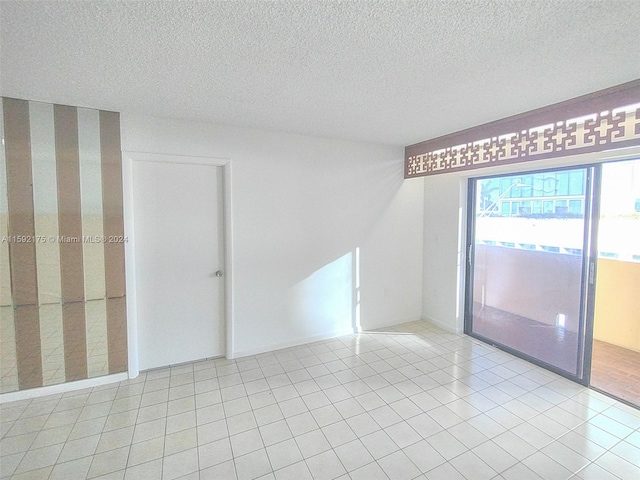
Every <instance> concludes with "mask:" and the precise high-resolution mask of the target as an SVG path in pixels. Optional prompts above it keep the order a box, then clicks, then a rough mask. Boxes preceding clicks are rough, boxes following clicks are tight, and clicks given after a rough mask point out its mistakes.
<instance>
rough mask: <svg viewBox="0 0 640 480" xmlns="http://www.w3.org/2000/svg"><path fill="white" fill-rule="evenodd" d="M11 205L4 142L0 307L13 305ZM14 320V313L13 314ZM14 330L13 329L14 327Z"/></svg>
mask: <svg viewBox="0 0 640 480" xmlns="http://www.w3.org/2000/svg"><path fill="white" fill-rule="evenodd" d="M2 110H3V108H2V98H1V97H0V135H2V138H3V139H4V115H3V112H2ZM8 234H9V205H8V204H7V162H6V160H5V156H4V141H3V142H2V144H1V145H0V236H1V237H3V238H5V240H4V241H2V242H0V305H1V306H7V305H12V301H11V269H10V268H9V265H10V262H9V242H8V241H6V237H7V235H8ZM11 318H13V313H12V314H11ZM12 328H13V327H12Z"/></svg>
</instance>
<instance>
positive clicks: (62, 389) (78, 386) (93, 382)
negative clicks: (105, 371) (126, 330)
mask: <svg viewBox="0 0 640 480" xmlns="http://www.w3.org/2000/svg"><path fill="white" fill-rule="evenodd" d="M128 378H129V374H128V373H127V372H123V373H115V374H113V375H105V376H103V377H96V378H88V379H86V380H78V381H76V382H67V383H59V384H57V385H47V386H46V387H39V388H30V389H28V390H19V391H17V392H8V393H3V394H1V395H0V404H2V403H7V402H15V401H18V400H28V399H31V398H36V397H44V396H45V395H55V394H58V393H67V392H73V391H75V390H82V389H84V388H92V387H99V386H100V385H107V384H109V383H116V382H122V381H123V380H127V379H128Z"/></svg>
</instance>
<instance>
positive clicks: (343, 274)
mask: <svg viewBox="0 0 640 480" xmlns="http://www.w3.org/2000/svg"><path fill="white" fill-rule="evenodd" d="M287 314H288V318H290V319H305V321H304V322H301V323H295V324H294V325H291V328H293V329H294V330H298V331H297V332H296V333H297V334H299V335H300V336H302V337H304V336H308V334H309V331H313V332H318V331H319V332H323V334H327V335H346V334H349V333H353V332H354V331H356V332H359V331H360V247H356V248H355V249H353V251H351V252H349V253H347V254H345V255H343V256H341V257H339V258H337V259H336V260H334V261H332V262H331V263H328V264H327V265H325V266H324V267H322V268H320V269H318V270H316V271H315V272H313V273H312V274H311V275H309V276H308V277H307V278H305V279H303V280H301V281H300V282H298V283H297V284H295V285H294V286H292V287H291V288H290V290H289V293H288V298H287Z"/></svg>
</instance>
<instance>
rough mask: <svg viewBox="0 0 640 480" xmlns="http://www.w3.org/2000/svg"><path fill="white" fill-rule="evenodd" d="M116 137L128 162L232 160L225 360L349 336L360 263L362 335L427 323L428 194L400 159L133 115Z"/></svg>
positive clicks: (385, 152)
mask: <svg viewBox="0 0 640 480" xmlns="http://www.w3.org/2000/svg"><path fill="white" fill-rule="evenodd" d="M121 129H122V148H123V150H124V151H125V152H151V153H162V154H177V155H191V156H204V157H216V158H228V159H230V163H231V169H230V170H231V209H232V210H231V212H232V213H231V215H232V225H231V230H232V231H231V236H232V250H231V251H232V255H233V258H232V265H231V268H232V272H233V276H232V305H231V306H230V308H231V312H232V318H233V344H232V346H231V350H232V351H230V352H227V354H228V355H230V356H242V355H246V354H251V353H256V352H261V351H267V350H270V349H274V348H278V347H281V346H286V345H294V344H299V343H303V342H306V341H310V340H313V339H316V338H320V337H327V336H334V335H337V334H341V333H344V332H345V331H349V330H350V329H351V328H352V326H353V324H354V317H355V311H356V309H355V303H356V300H355V298H356V294H355V290H356V272H355V264H356V261H355V260H356V253H358V254H359V258H360V272H359V273H360V280H361V282H360V298H361V303H360V311H361V325H362V326H363V328H375V327H379V326H384V325H391V324H396V323H400V322H405V321H410V320H416V319H419V318H420V317H421V306H422V248H423V238H422V233H423V227H422V225H423V205H424V204H423V192H424V190H423V181H422V180H421V179H413V180H410V181H404V180H403V173H402V172H403V163H402V162H403V149H401V148H393V147H385V146H381V145H375V144H366V143H354V142H346V141H339V140H330V139H324V138H315V137H306V136H300V135H292V134H283V133H275V132H268V131H258V130H247V129H237V128H229V127H220V126H214V125H210V124H205V123H195V122H186V121H179V120H171V119H160V118H153V117H145V116H137V115H129V114H126V113H125V114H122V115H121ZM176 180H177V181H179V179H176ZM133 188H134V189H135V185H134V186H133ZM186 214H188V212H186ZM135 221H141V220H140V219H136V220H135ZM142 221H143V220H142ZM128 267H129V268H131V266H130V265H129V266H128ZM227 268H228V266H227Z"/></svg>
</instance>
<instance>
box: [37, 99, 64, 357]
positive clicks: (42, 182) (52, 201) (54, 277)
mask: <svg viewBox="0 0 640 480" xmlns="http://www.w3.org/2000/svg"><path fill="white" fill-rule="evenodd" d="M29 120H30V125H31V163H32V168H33V208H34V215H35V231H36V238H37V239H38V241H37V242H36V261H37V268H38V297H39V303H40V304H41V305H42V304H47V303H60V301H61V287H60V249H59V248H58V242H57V241H56V239H57V238H58V233H59V230H58V189H57V180H56V140H55V133H54V129H53V105H51V104H48V103H38V102H29ZM60 328H62V325H60ZM43 348H44V346H43Z"/></svg>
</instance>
